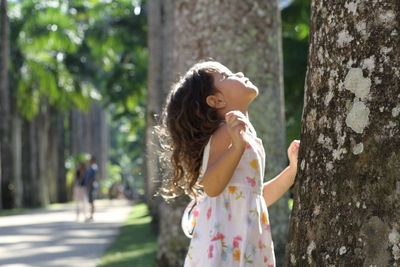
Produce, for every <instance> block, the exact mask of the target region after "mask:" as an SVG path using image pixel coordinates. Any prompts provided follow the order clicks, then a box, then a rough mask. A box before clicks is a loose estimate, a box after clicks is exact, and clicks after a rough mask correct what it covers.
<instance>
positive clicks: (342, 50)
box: [285, 0, 400, 266]
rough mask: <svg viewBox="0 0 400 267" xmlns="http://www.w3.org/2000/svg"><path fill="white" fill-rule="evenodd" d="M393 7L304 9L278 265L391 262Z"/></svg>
mask: <svg viewBox="0 0 400 267" xmlns="http://www.w3.org/2000/svg"><path fill="white" fill-rule="evenodd" d="M399 17H400V5H399V2H398V1H397V0H384V1H379V2H378V1H367V0H362V1H357V2H344V1H326V0H313V1H312V2H311V28H310V47H309V56H308V71H307V77H306V92H305V96H304V100H305V106H304V110H303V116H302V129H301V142H302V143H301V148H300V154H299V170H298V175H297V178H296V184H295V198H294V208H293V212H292V215H291V222H290V231H289V242H288V246H287V254H286V259H285V261H286V265H287V266H398V265H399V263H400V234H399V233H400V224H399V221H400V213H399V212H398V211H399V210H400V201H399V200H400V178H399V177H400V138H399V136H400V119H399V118H400V116H399V114H400V104H399V97H400V72H399V70H400V50H399V40H400V39H399V31H400V20H399Z"/></svg>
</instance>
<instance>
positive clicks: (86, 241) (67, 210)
mask: <svg viewBox="0 0 400 267" xmlns="http://www.w3.org/2000/svg"><path fill="white" fill-rule="evenodd" d="M131 207H132V204H131V203H130V202H128V201H125V200H113V201H108V200H97V201H96V208H97V211H96V213H95V216H94V221H93V222H89V223H85V222H77V221H76V216H75V211H74V205H72V204H69V205H66V206H63V207H60V208H57V209H53V210H38V211H32V212H29V213H24V214H21V215H13V216H4V217H0V266H7V267H11V266H12V267H17V266H18V267H20V266H21V267H22V266H24V267H25V266H40V267H44V266H85V267H87V266H88V267H91V266H96V264H97V263H98V258H100V256H101V255H102V254H103V252H104V250H105V249H106V248H107V246H108V245H109V244H110V243H111V242H112V241H113V240H114V238H115V237H116V235H117V234H118V232H119V231H118V230H119V227H120V226H121V225H122V224H123V223H124V221H125V220H126V218H127V215H128V213H129V212H130V211H131Z"/></svg>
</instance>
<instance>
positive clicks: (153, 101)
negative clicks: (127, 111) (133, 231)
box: [144, 0, 164, 227]
mask: <svg viewBox="0 0 400 267" xmlns="http://www.w3.org/2000/svg"><path fill="white" fill-rule="evenodd" d="M162 5H163V4H162V1H160V0H152V1H150V2H149V3H148V10H149V11H148V14H150V15H149V16H147V17H148V25H149V32H148V49H149V67H148V69H149V71H148V86H147V105H146V146H145V150H146V151H145V155H146V161H145V172H144V173H145V177H146V178H145V198H146V203H147V205H148V207H149V211H150V214H151V215H152V217H153V223H154V226H155V227H158V216H159V215H158V204H159V203H158V202H159V201H158V199H157V198H156V197H155V196H154V194H155V193H156V190H157V188H158V181H159V169H160V167H159V163H158V158H159V156H158V154H157V151H158V146H157V144H158V141H157V138H156V136H155V134H154V126H155V125H156V124H157V119H158V118H157V117H156V115H157V114H160V113H161V107H162V102H161V97H160V92H161V91H162V70H163V68H162V64H163V61H164V60H163V56H164V53H163V44H164V42H163V38H164V36H163V32H162V29H163V27H162V25H163V22H162V19H163V16H164V14H163V13H164V12H163V11H162V9H161V7H162Z"/></svg>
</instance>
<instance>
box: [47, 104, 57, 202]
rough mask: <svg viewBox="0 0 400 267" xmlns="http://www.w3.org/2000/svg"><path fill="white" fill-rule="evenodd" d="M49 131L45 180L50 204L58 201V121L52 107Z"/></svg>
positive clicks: (55, 111)
mask: <svg viewBox="0 0 400 267" xmlns="http://www.w3.org/2000/svg"><path fill="white" fill-rule="evenodd" d="M49 113H50V116H49V124H50V125H49V126H50V127H49V131H48V142H49V144H48V148H47V154H46V156H47V164H46V165H47V168H46V180H47V183H48V186H49V199H50V203H55V202H57V199H58V185H57V183H58V179H57V178H58V177H57V176H58V157H59V154H58V153H59V148H58V139H59V136H58V134H59V131H58V119H59V115H58V114H57V110H56V109H55V108H54V107H50V110H49Z"/></svg>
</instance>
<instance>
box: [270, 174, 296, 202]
mask: <svg viewBox="0 0 400 267" xmlns="http://www.w3.org/2000/svg"><path fill="white" fill-rule="evenodd" d="M295 176H296V169H294V167H292V166H288V167H287V168H286V169H284V170H283V171H282V172H281V173H280V174H278V175H277V176H276V177H275V178H274V179H272V180H270V181H268V182H266V183H264V186H263V195H264V199H265V202H266V204H267V207H269V206H271V205H272V204H273V203H274V202H275V201H277V200H278V199H280V198H281V197H282V196H283V194H285V193H286V191H288V190H289V188H290V187H291V186H292V185H293V183H294V177H295Z"/></svg>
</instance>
